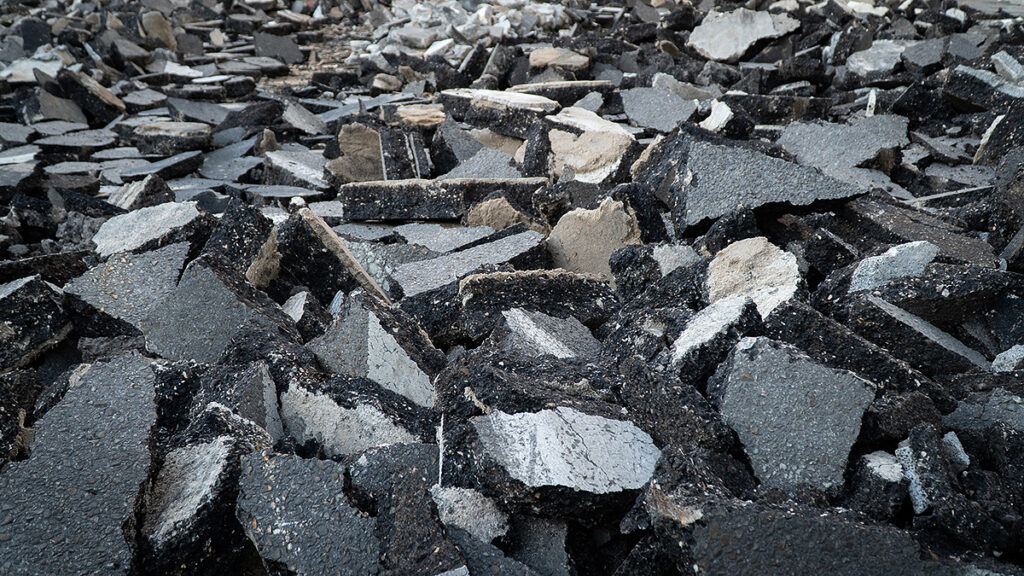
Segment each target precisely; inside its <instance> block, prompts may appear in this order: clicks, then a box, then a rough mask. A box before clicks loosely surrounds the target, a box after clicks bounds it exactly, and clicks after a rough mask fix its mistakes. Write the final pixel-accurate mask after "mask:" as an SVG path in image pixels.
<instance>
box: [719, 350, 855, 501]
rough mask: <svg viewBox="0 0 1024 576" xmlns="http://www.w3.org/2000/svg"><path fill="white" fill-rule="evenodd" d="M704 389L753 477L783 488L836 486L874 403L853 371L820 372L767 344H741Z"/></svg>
mask: <svg viewBox="0 0 1024 576" xmlns="http://www.w3.org/2000/svg"><path fill="white" fill-rule="evenodd" d="M709 391H711V393H712V395H713V396H714V397H715V398H716V399H717V401H718V405H719V409H720V411H721V414H722V418H723V419H724V420H725V422H726V423H727V424H728V425H729V426H730V427H732V429H733V430H735V431H736V434H737V435H738V436H739V438H740V441H741V442H742V443H743V446H744V449H745V450H746V453H747V455H748V456H749V457H750V461H751V464H752V465H753V467H754V474H755V475H757V478H758V479H759V480H760V481H761V482H762V483H763V484H765V485H767V486H776V487H779V488H782V489H786V490H792V489H796V488H797V487H798V486H800V485H801V484H809V485H812V486H815V487H817V488H820V489H822V490H827V489H829V488H833V487H836V486H841V485H842V483H843V471H844V470H845V468H846V460H847V458H848V457H849V454H850V448H851V447H852V446H853V443H854V441H856V439H857V434H858V433H859V432H860V423H861V417H862V416H863V414H864V411H865V410H866V409H867V407H868V404H869V403H870V402H871V400H872V399H873V398H874V393H873V392H872V391H871V390H869V389H868V387H867V386H866V382H865V381H864V380H861V379H860V378H858V377H857V376H856V375H855V374H853V373H852V372H847V371H845V370H833V369H831V368H827V367H825V366H822V365H820V364H817V363H815V362H812V361H811V360H810V359H809V358H807V357H806V356H804V355H803V354H801V353H800V352H799V351H798V350H797V349H796V348H793V347H792V346H789V345H787V344H782V343H781V342H775V341H772V340H769V339H767V338H744V339H743V340H740V342H739V344H737V345H736V348H735V349H734V351H733V354H732V356H731V358H730V359H729V361H728V362H727V363H726V364H723V365H722V367H721V368H720V369H719V372H718V373H717V374H716V375H715V378H714V381H713V383H709Z"/></svg>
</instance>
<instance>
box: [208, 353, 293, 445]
mask: <svg viewBox="0 0 1024 576" xmlns="http://www.w3.org/2000/svg"><path fill="white" fill-rule="evenodd" d="M198 379H199V384H198V389H197V390H196V391H195V395H194V396H193V397H192V407H191V409H190V412H191V415H190V420H191V421H192V422H193V423H195V422H199V421H201V420H202V418H203V413H204V412H206V411H208V410H209V407H210V406H212V405H215V406H217V407H218V409H223V410H229V411H231V412H232V413H234V414H235V415H236V416H238V417H240V418H243V419H245V420H247V421H249V422H251V423H252V424H254V425H256V426H258V427H259V428H260V429H261V430H263V431H264V432H263V433H262V435H266V436H267V440H268V442H267V443H269V442H277V441H279V440H281V439H282V438H283V437H284V429H283V425H282V423H281V416H280V414H279V411H278V399H277V384H276V383H275V382H274V379H273V376H272V375H271V374H270V372H269V369H268V366H267V364H266V363H265V362H262V361H260V362H255V363H252V364H249V365H221V366H217V367H214V368H211V369H210V370H208V371H207V372H205V373H203V374H202V375H201V376H199V378H198Z"/></svg>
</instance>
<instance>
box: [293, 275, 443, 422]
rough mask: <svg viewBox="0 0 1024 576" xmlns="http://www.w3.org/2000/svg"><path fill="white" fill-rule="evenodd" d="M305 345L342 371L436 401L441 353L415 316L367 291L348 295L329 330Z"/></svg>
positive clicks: (418, 400)
mask: <svg viewBox="0 0 1024 576" xmlns="http://www.w3.org/2000/svg"><path fill="white" fill-rule="evenodd" d="M403 320H404V321H403ZM306 346H307V348H309V349H310V350H312V351H313V352H314V353H315V354H316V356H317V358H318V359H319V360H320V361H321V362H322V363H323V364H324V365H325V366H326V367H327V368H328V369H330V370H332V371H333V372H335V373H337V374H345V375H348V376H354V377H358V378H368V379H370V380H373V381H374V382H376V383H378V384H380V385H381V386H382V387H384V388H386V389H388V390H391V391H392V392H396V393H398V394H401V395H402V396H405V397H406V398H408V399H409V400H412V401H413V402H415V403H416V404H419V405H420V406H426V407H430V406H433V405H434V385H433V382H432V378H431V375H432V374H433V373H434V370H437V369H439V368H440V364H443V361H441V360H440V358H441V357H440V356H439V354H440V353H439V352H438V351H437V350H435V349H433V347H432V346H431V344H430V341H429V339H427V337H426V336H425V335H423V334H422V333H421V332H420V331H419V326H417V325H416V324H415V322H414V321H413V320H411V319H409V318H405V317H399V316H396V315H395V314H394V313H391V312H389V311H387V310H385V309H383V308H380V307H377V306H374V305H372V304H371V303H370V302H368V301H367V299H366V297H365V296H362V295H360V296H355V297H351V298H349V300H348V301H347V302H346V303H345V305H344V307H343V308H342V310H341V313H340V314H339V316H338V319H337V320H336V321H335V322H334V323H333V324H331V326H330V327H329V328H328V329H327V332H326V333H325V334H324V335H323V336H321V337H319V338H315V339H314V340H311V341H310V342H309V343H308V344H307V345H306ZM439 363H440V364H439ZM421 364H423V366H421Z"/></svg>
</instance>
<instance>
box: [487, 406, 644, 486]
mask: <svg viewBox="0 0 1024 576" xmlns="http://www.w3.org/2000/svg"><path fill="white" fill-rule="evenodd" d="M473 426H474V427H475V428H476V431H477V434H478V435H479V436H480V442H481V444H482V445H483V448H484V450H485V451H486V453H487V454H488V455H489V456H490V457H491V458H493V459H495V460H496V461H497V462H499V463H500V465H501V466H503V467H504V468H505V469H506V470H507V471H508V473H509V475H510V476H512V477H513V478H515V479H516V480H518V481H520V482H522V483H523V484H525V485H527V486H531V487H540V486H566V487H569V488H575V489H578V490H584V491H587V492H593V493H595V494H605V493H608V492H619V491H622V490H635V489H638V488H640V487H641V486H643V485H644V483H646V482H647V480H648V479H650V477H651V474H652V473H653V472H654V465H655V463H656V462H657V459H658V455H659V451H658V449H657V448H656V447H655V446H654V444H653V442H651V438H650V436H648V435H647V434H646V433H644V432H643V431H641V430H640V429H638V428H636V427H635V426H633V425H632V424H630V423H629V422H621V421H616V420H609V419H607V418H601V417H597V416H589V415H587V414H583V413H580V412H578V411H576V410H573V409H571V408H556V409H554V410H542V411H540V412H537V413H521V414H506V413H504V412H500V411H498V412H492V413H491V414H489V415H487V416H481V417H478V418H476V419H474V420H473Z"/></svg>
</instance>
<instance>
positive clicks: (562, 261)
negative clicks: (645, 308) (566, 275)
mask: <svg viewBox="0 0 1024 576" xmlns="http://www.w3.org/2000/svg"><path fill="white" fill-rule="evenodd" d="M639 241H640V231H639V229H638V227H637V222H636V216H635V215H633V214H632V213H631V211H629V210H627V209H626V208H625V207H624V206H623V204H622V202H615V201H612V200H611V199H608V198H606V199H604V200H602V201H601V204H600V206H598V207H597V209H595V210H583V209H579V208H577V209H576V210H573V211H571V212H569V213H567V214H565V215H564V216H562V217H561V218H560V219H559V220H558V224H556V225H555V227H554V228H552V229H551V234H549V235H548V241H547V242H548V250H549V251H550V252H551V256H552V260H553V261H554V264H555V266H557V267H559V268H564V269H566V270H568V271H570V272H584V273H589V274H596V275H599V276H603V277H605V278H609V279H610V278H611V273H612V271H611V267H610V266H609V264H608V259H609V258H610V257H611V255H612V252H614V251H616V250H618V249H619V248H622V247H623V246H625V245H626V244H635V243H638V242H639Z"/></svg>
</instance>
